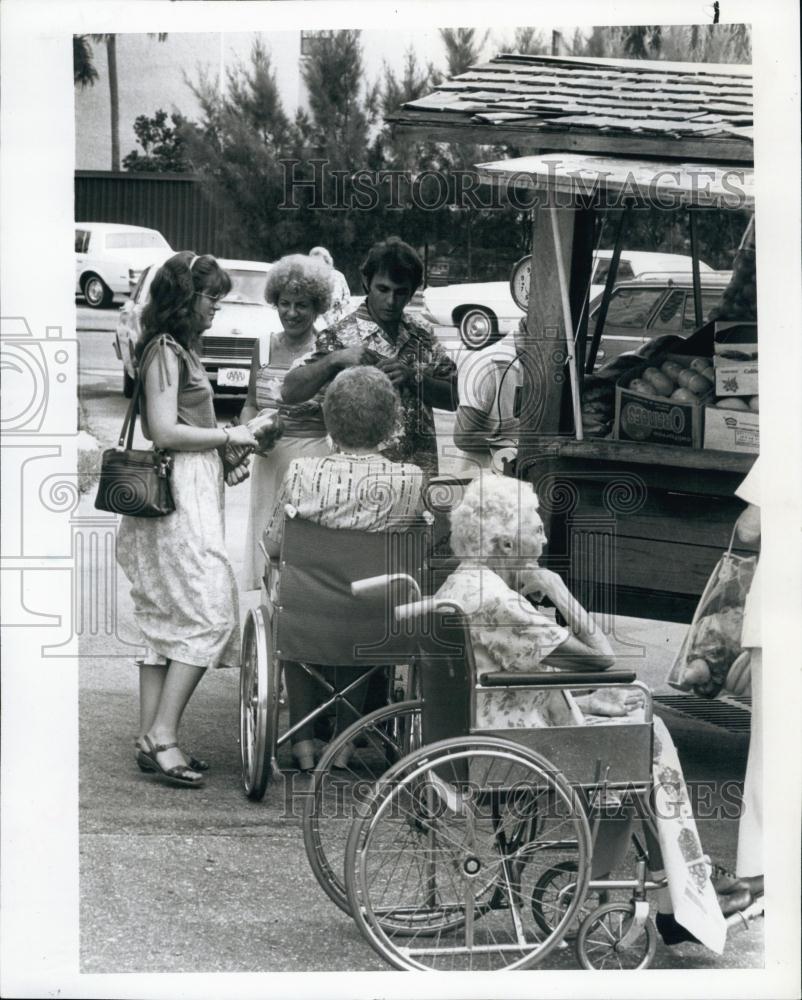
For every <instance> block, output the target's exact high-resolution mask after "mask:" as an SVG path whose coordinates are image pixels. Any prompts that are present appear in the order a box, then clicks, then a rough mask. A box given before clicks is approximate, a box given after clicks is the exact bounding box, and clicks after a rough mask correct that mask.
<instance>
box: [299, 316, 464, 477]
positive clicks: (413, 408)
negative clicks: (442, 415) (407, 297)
mask: <svg viewBox="0 0 802 1000" xmlns="http://www.w3.org/2000/svg"><path fill="white" fill-rule="evenodd" d="M359 344H362V345H364V346H365V347H367V348H368V349H369V350H371V351H373V353H374V354H375V355H376V358H377V360H378V359H379V358H393V359H395V358H398V359H400V360H401V361H403V362H406V363H409V364H413V365H415V366H416V367H417V368H418V371H419V372H420V373H421V374H422V375H424V374H425V375H428V376H429V377H431V378H437V379H450V378H453V376H454V373H455V372H456V365H455V364H454V362H453V361H452V360H451V358H450V357H449V356H448V354H447V353H446V350H445V348H444V347H443V346H442V344H440V343H438V342H437V340H436V339H435V336H434V332H433V330H432V327H431V326H430V325H429V324H428V323H425V322H423V321H422V320H419V319H413V318H412V317H411V316H409V315H408V314H406V313H405V314H404V315H403V316H402V318H401V321H400V323H399V325H398V336H397V338H396V340H395V341H394V342H391V341H390V340H388V338H387V334H386V333H384V331H383V330H382V328H381V327H380V326H379V325H378V323H376V321H375V320H374V319H373V318H372V317H371V315H370V313H369V312H368V308H367V304H366V303H365V302H363V303H362V304H361V305H360V306H359V308H358V309H357V310H356V311H355V312H352V313H349V314H348V315H347V316H344V317H343V318H342V319H341V320H339V322H337V323H335V324H334V326H331V327H329V328H328V329H326V330H323V331H321V332H320V333H318V335H317V341H316V349H315V351H314V353H313V354H311V355H310V356H309V358H308V359H307V360H308V361H317V360H319V359H320V358H322V357H325V355H326V354H329V353H331V351H338V350H342V349H343V348H345V347H355V346H357V345H359ZM382 454H383V455H385V456H386V457H387V458H389V459H390V461H392V462H414V463H415V464H416V465H418V466H420V468H421V469H423V470H424V472H427V473H429V474H431V475H435V474H436V473H437V437H436V435H435V428H434V415H433V413H432V408H431V406H428V405H427V404H426V403H424V401H423V396H422V394H421V390H420V389H419V388H418V387H417V386H416V387H410V386H404V388H403V389H402V390H401V413H400V418H399V424H398V426H397V427H396V429H395V433H394V434H393V436H392V437H391V439H390V441H388V442H387V444H386V445H385V446H384V447H383V448H382Z"/></svg>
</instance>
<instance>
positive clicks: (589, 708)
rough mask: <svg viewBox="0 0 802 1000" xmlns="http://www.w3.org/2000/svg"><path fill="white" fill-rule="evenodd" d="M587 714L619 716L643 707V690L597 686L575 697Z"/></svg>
mask: <svg viewBox="0 0 802 1000" xmlns="http://www.w3.org/2000/svg"><path fill="white" fill-rule="evenodd" d="M576 703H577V705H579V707H580V708H581V709H582V711H583V712H585V713H586V714H587V715H602V716H606V717H608V718H613V719H614V718H620V717H621V716H624V715H629V714H630V712H634V711H635V710H636V709H639V708H642V707H643V692H642V691H641V690H640V689H639V688H598V689H597V690H596V691H593V692H591V693H590V694H586V695H582V696H581V697H578V698H577V699H576Z"/></svg>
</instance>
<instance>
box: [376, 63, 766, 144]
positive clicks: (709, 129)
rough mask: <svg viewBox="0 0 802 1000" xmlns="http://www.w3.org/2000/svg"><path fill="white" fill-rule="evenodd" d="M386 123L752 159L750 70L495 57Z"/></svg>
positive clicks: (447, 134) (510, 139)
mask: <svg viewBox="0 0 802 1000" xmlns="http://www.w3.org/2000/svg"><path fill="white" fill-rule="evenodd" d="M387 121H388V122H390V123H392V124H393V125H396V126H400V127H403V128H410V127H414V128H415V129H416V131H417V132H418V133H420V134H423V135H426V137H427V138H430V139H435V140H438V139H440V140H443V141H446V140H459V141H463V142H474V143H505V142H506V143H511V144H514V145H516V146H517V147H518V148H521V149H526V150H529V151H536V150H538V149H544V150H545V149H561V150H564V151H570V150H574V151H587V152H595V153H612V154H618V155H638V156H660V157H661V158H665V157H669V158H673V157H677V158H683V159H687V158H688V157H692V158H693V159H696V160H719V161H721V160H727V161H734V162H738V163H751V162H752V159H753V152H752V124H753V123H752V70H751V67H750V66H740V65H720V64H712V63H672V62H656V61H646V60H634V59H580V58H565V57H553V56H530V55H499V56H497V57H496V58H494V59H491V60H490V61H489V62H486V63H482V64H481V65H478V66H472V67H471V68H470V69H469V70H468V71H467V72H466V73H461V74H460V75H459V76H455V77H453V78H452V79H450V80H446V81H445V82H443V83H442V84H440V86H439V87H438V88H437V90H436V91H434V92H433V93H431V94H428V95H427V96H426V97H423V98H420V99H419V100H417V101H410V102H409V103H407V104H404V105H403V106H402V108H400V109H399V110H398V111H397V112H395V113H394V114H392V115H389V116H387Z"/></svg>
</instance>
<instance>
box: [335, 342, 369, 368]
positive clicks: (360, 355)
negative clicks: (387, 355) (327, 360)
mask: <svg viewBox="0 0 802 1000" xmlns="http://www.w3.org/2000/svg"><path fill="white" fill-rule="evenodd" d="M335 356H336V358H337V364H338V366H339V367H340V369H345V368H354V367H356V366H357V365H369V364H372V363H373V361H374V360H375V358H376V355H375V354H374V352H373V351H371V350H370V349H369V348H367V347H365V346H363V345H362V344H355V345H354V346H353V347H344V348H343V349H342V350H340V351H336V352H335Z"/></svg>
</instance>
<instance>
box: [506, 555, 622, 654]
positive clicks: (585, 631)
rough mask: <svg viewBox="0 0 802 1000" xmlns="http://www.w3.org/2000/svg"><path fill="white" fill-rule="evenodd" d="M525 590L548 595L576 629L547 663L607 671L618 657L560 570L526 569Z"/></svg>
mask: <svg viewBox="0 0 802 1000" xmlns="http://www.w3.org/2000/svg"><path fill="white" fill-rule="evenodd" d="M523 591H524V593H530V594H532V593H538V594H542V595H544V596H545V597H548V598H549V599H550V601H551V602H552V604H553V605H554V607H555V608H556V609H557V610H558V611H559V613H560V614H561V615H562V617H563V618H564V619H565V621H566V623H567V626H568V628H570V629H571V632H572V634H571V635H569V636H568V638H567V639H566V640H565V642H563V643H561V644H560V645H559V646H558V647H557V648H556V649H554V650H552V652H551V653H549V654H548V656H546V657H544V659H543V663H545V664H547V665H549V666H552V667H558V668H559V669H560V670H607V668H608V667H612V666H613V665H614V663H615V656H614V655H613V649H612V646H611V645H610V643H609V641H608V639H607V636H606V635H605V634H604V632H602V630H601V629H600V628H599V626H598V625H597V624H596V622H595V621H594V619H593V617H592V616H591V615H590V614H589V613H588V612H587V611H586V610H585V609H584V608H583V607H582V605H581V604H580V603H579V601H577V599H576V598H575V597H574V596H573V594H571V591H570V590H569V589H568V587H566V585H565V583H564V582H563V580H562V578H561V577H560V576H558V575H557V573H554V572H552V571H551V570H547V569H541V568H540V567H533V568H532V569H531V570H528V571H527V572H526V575H525V583H524V587H523Z"/></svg>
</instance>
